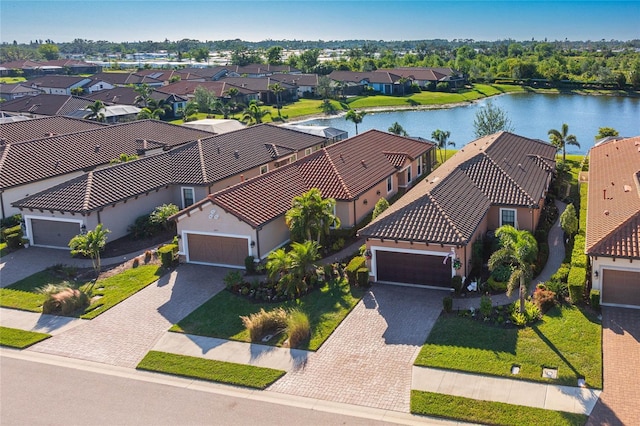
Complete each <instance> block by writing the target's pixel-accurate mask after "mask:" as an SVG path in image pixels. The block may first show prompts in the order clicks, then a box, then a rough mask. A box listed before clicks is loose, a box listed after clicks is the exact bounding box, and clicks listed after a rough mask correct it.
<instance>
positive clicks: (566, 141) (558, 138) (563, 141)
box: [548, 123, 580, 162]
mask: <svg viewBox="0 0 640 426" xmlns="http://www.w3.org/2000/svg"><path fill="white" fill-rule="evenodd" d="M568 133H569V125H568V124H567V123H562V130H561V131H558V130H556V129H551V130H549V132H548V135H549V139H550V140H551V144H552V145H554V146H555V147H556V148H558V151H559V150H562V161H563V162H566V160H567V145H573V146H577V147H578V148H580V144H579V143H578V139H577V138H576V137H575V135H569V134H568Z"/></svg>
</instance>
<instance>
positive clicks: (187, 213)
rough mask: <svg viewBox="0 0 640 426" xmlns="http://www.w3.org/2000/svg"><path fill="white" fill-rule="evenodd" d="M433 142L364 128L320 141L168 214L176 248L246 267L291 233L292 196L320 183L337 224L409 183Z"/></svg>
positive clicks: (427, 164)
mask: <svg viewBox="0 0 640 426" xmlns="http://www.w3.org/2000/svg"><path fill="white" fill-rule="evenodd" d="M433 149H434V144H433V143H431V142H426V141H422V140H416V139H412V138H408V137H402V136H397V135H392V134H389V133H385V132H380V131H378V130H370V131H368V132H365V133H362V134H360V135H358V136H354V137H352V138H349V139H346V140H344V141H341V142H337V143H335V144H332V145H329V146H326V147H324V148H322V149H320V150H318V151H316V152H313V153H309V155H307V156H305V157H303V158H301V159H299V160H298V161H296V162H293V163H291V164H289V165H287V166H285V167H281V168H278V169H276V170H273V171H270V172H269V173H266V174H263V175H261V176H258V177H256V178H253V179H250V180H247V181H245V182H241V183H239V184H237V185H235V186H232V187H230V188H228V189H225V190H222V191H219V192H216V193H213V194H210V195H209V196H207V198H205V199H203V200H202V201H200V202H198V203H196V204H194V205H193V206H191V207H189V208H188V209H185V210H183V211H181V212H179V213H178V214H176V215H175V216H174V217H173V218H174V219H175V220H176V222H177V230H178V236H179V238H180V244H179V245H180V254H181V256H183V259H184V260H185V261H186V262H189V263H200V264H208V265H221V266H227V267H232V268H244V260H245V258H246V257H247V256H249V255H251V256H254V257H255V258H256V259H264V258H265V257H266V256H267V255H268V254H269V252H271V251H272V250H274V249H276V248H278V247H280V246H282V245H284V244H286V243H287V242H288V241H289V240H290V235H289V229H288V227H287V225H286V223H285V218H284V216H285V213H286V212H287V210H289V208H291V200H292V199H293V197H295V196H298V195H301V194H303V193H304V192H307V191H308V190H309V189H311V188H318V189H319V190H320V192H321V193H322V195H323V196H324V197H330V198H334V199H335V200H336V209H335V214H336V215H337V216H338V217H339V218H340V221H341V226H342V227H343V228H352V227H354V226H356V225H357V224H358V223H360V222H361V221H362V220H363V219H364V218H365V217H366V216H367V215H368V214H370V213H371V211H372V210H373V208H374V206H375V204H376V202H377V201H378V200H379V199H380V198H382V197H384V198H391V197H392V196H394V195H395V194H396V193H397V192H398V190H399V189H400V188H403V187H405V188H406V187H408V186H410V185H411V184H412V183H413V182H415V181H416V178H417V177H418V176H420V175H421V174H423V173H428V172H429V170H430V169H431V164H432V161H433Z"/></svg>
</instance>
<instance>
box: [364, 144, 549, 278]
mask: <svg viewBox="0 0 640 426" xmlns="http://www.w3.org/2000/svg"><path fill="white" fill-rule="evenodd" d="M555 155H556V148H555V147H554V146H552V145H550V144H548V143H545V142H542V141H539V140H534V139H528V138H525V137H522V136H518V135H514V134H511V133H507V132H501V133H496V134H494V135H491V136H486V137H484V138H480V139H478V140H475V141H473V142H470V143H469V144H467V145H466V146H465V147H464V148H462V149H460V150H459V151H458V152H457V153H456V154H455V155H454V156H453V157H452V158H451V159H449V160H448V161H447V162H446V163H444V164H443V165H441V166H440V167H438V168H437V169H436V170H435V171H434V172H432V173H431V174H429V175H428V176H427V177H426V178H425V179H424V180H423V181H421V182H419V183H418V184H417V185H416V186H415V187H414V188H413V189H411V191H409V192H408V193H407V194H405V195H404V196H403V197H402V198H400V199H399V200H398V201H397V202H395V203H394V204H393V205H392V206H391V207H390V208H389V209H387V210H386V211H385V212H384V213H382V214H381V215H380V216H378V217H377V218H376V219H375V220H374V221H372V222H371V223H370V224H369V225H367V226H366V227H364V228H363V229H361V230H360V232H359V235H360V236H363V237H365V238H366V246H367V250H368V254H369V257H370V260H369V265H368V266H369V267H370V271H371V272H370V274H371V276H372V278H373V279H374V280H375V281H382V282H392V283H401V284H409V285H419V286H429V287H435V288H446V289H450V287H451V277H452V276H454V275H456V274H457V275H460V276H463V277H465V276H467V275H468V274H469V273H470V272H471V270H470V265H471V256H472V252H471V249H472V244H473V243H474V242H475V241H477V240H479V239H481V238H483V237H485V235H487V232H488V231H491V232H493V231H495V230H496V229H497V228H499V227H500V226H502V225H512V226H514V227H516V228H518V229H526V230H529V231H534V230H535V228H536V226H537V224H538V220H539V218H540V213H541V211H542V208H543V207H544V203H545V197H546V194H547V189H548V187H549V183H550V182H551V178H552V176H553V173H554V170H555ZM454 260H455V261H454ZM456 261H457V262H456ZM456 266H457V267H458V268H459V269H456Z"/></svg>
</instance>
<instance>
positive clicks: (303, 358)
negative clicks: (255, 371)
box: [151, 332, 313, 371]
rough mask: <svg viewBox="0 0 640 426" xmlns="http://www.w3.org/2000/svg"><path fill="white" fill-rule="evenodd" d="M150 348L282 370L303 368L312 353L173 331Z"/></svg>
mask: <svg viewBox="0 0 640 426" xmlns="http://www.w3.org/2000/svg"><path fill="white" fill-rule="evenodd" d="M151 350H153V351H161V352H169V353H174V354H180V355H189V356H194V357H200V358H207V359H214V360H217V361H226V362H235V363H238V364H249V365H255V366H257V367H267V368H275V369H276V370H284V371H291V370H293V369H296V368H302V367H303V366H304V365H305V364H306V363H307V360H308V358H309V357H310V356H313V352H310V351H305V350H302V349H287V348H278V347H275V346H266V345H258V344H255V343H245V342H235V341H232V340H225V339H216V338H213V337H203V336H195V335H191V334H181V333H172V332H166V333H165V334H164V335H163V336H162V337H161V338H160V340H158V342H157V343H156V344H155V346H154V347H153V348H151Z"/></svg>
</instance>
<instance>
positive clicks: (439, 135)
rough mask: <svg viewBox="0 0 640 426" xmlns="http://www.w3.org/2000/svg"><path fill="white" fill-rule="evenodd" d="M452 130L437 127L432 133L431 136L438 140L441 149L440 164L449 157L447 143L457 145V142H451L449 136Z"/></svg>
mask: <svg viewBox="0 0 640 426" xmlns="http://www.w3.org/2000/svg"><path fill="white" fill-rule="evenodd" d="M450 136H451V132H450V131H448V130H440V129H436V130H434V131H433V133H431V137H432V138H433V139H434V140H435V141H436V142H438V150H439V151H440V164H442V163H444V162H445V160H446V158H447V145H452V146H456V143H455V142H450V141H449V137H450ZM443 148H444V156H443V155H442V149H443Z"/></svg>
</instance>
